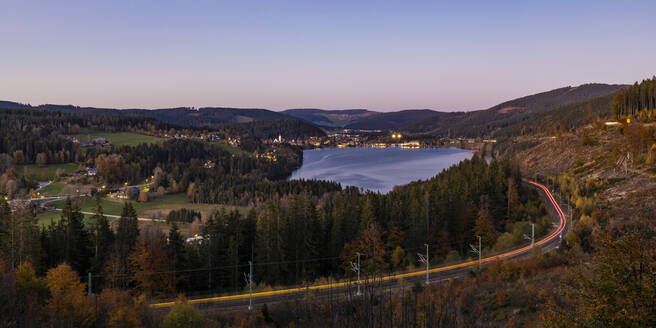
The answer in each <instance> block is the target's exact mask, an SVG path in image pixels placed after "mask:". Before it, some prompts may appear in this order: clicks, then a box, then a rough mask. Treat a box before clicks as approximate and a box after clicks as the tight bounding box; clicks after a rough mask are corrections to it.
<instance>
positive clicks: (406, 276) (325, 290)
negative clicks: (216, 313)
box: [151, 181, 567, 311]
mask: <svg viewBox="0 0 656 328" xmlns="http://www.w3.org/2000/svg"><path fill="white" fill-rule="evenodd" d="M526 183H528V184H530V185H532V186H534V187H535V188H537V189H538V190H539V191H540V192H541V193H542V194H543V196H544V197H545V199H546V200H547V201H548V202H547V205H548V206H549V210H550V211H551V212H552V215H553V216H554V217H555V218H556V219H557V222H556V223H557V224H558V226H557V228H556V229H555V230H554V231H552V232H551V233H550V234H548V235H547V236H545V237H544V238H542V239H541V240H539V241H536V242H535V246H540V247H541V248H542V250H543V251H548V250H552V249H554V248H557V247H558V245H560V241H561V238H562V237H563V235H564V234H565V233H566V232H567V218H566V216H565V214H564V213H563V210H562V209H561V208H560V205H559V204H558V202H557V201H556V199H555V198H554V197H553V195H552V194H551V192H550V191H549V189H548V188H547V187H545V186H544V185H542V184H540V183H537V182H534V181H526ZM531 250H532V247H531V246H530V245H528V246H524V247H521V248H518V249H514V250H511V251H507V252H505V253H500V254H496V255H494V256H488V257H484V258H482V259H481V262H480V264H481V265H486V264H488V263H491V262H493V261H498V260H508V259H519V258H526V257H529V256H531ZM478 265H479V261H477V260H476V261H469V262H464V263H459V264H454V265H448V266H443V267H437V268H433V269H429V274H430V281H442V280H447V279H451V278H455V277H460V276H463V275H465V274H467V272H468V271H469V270H470V269H471V268H473V267H476V266H478ZM425 276H426V270H420V271H413V272H407V273H397V274H392V275H388V276H383V277H378V278H375V280H373V279H363V280H362V282H361V285H363V286H364V285H366V284H369V283H372V282H375V283H378V284H379V286H381V287H384V288H390V286H391V285H393V284H398V282H400V281H403V280H405V281H408V280H413V279H422V278H424V277H425ZM353 286H357V282H352V281H340V282H334V283H330V284H318V285H310V286H303V287H296V288H286V289H279V290H272V291H262V292H253V294H252V298H253V302H254V303H255V304H263V303H269V302H274V303H275V302H279V301H281V300H283V299H286V298H289V297H290V296H293V295H299V294H300V295H302V294H304V293H306V292H308V291H315V292H316V293H317V294H318V295H317V296H319V297H328V296H330V297H332V294H333V293H335V294H337V293H336V290H337V291H339V290H341V291H345V290H347V289H349V288H353ZM328 294H330V295H328ZM249 298H250V294H249V293H243V294H235V295H227V296H217V297H207V298H197V299H191V300H189V303H191V304H205V305H204V306H203V307H212V309H214V310H216V309H221V310H226V311H231V310H243V309H245V308H246V307H247V306H248V304H249ZM173 304H174V302H162V303H154V304H151V306H152V307H155V308H167V307H170V306H172V305H173Z"/></svg>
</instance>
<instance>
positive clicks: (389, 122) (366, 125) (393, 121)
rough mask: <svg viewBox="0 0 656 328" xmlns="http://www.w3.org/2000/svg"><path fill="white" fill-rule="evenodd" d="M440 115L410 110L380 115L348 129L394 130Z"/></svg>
mask: <svg viewBox="0 0 656 328" xmlns="http://www.w3.org/2000/svg"><path fill="white" fill-rule="evenodd" d="M438 114H440V112H436V111H434V110H430V109H409V110H402V111H398V112H391V113H380V114H378V115H373V116H370V117H367V118H363V119H360V120H358V121H356V122H353V123H351V124H348V125H347V126H346V128H348V129H360V130H392V129H396V128H398V127H399V126H402V125H403V124H406V123H409V122H416V121H420V120H424V119H427V118H431V117H434V116H436V115H438Z"/></svg>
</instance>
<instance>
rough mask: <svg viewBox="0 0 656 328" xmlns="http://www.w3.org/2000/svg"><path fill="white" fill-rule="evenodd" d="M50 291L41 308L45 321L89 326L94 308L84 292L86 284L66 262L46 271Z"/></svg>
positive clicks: (63, 325)
mask: <svg viewBox="0 0 656 328" xmlns="http://www.w3.org/2000/svg"><path fill="white" fill-rule="evenodd" d="M46 286H47V287H48V291H49V293H50V298H49V299H48V300H47V302H46V305H45V306H44V308H43V314H44V316H45V318H46V321H47V322H49V323H50V325H52V326H56V327H91V326H93V323H94V318H95V310H94V306H93V303H92V302H91V299H89V298H88V297H87V295H86V294H85V288H86V284H84V283H81V282H80V278H79V277H78V275H77V274H76V273H75V271H74V270H73V269H72V268H71V267H70V266H69V265H68V264H65V263H64V264H60V265H58V266H57V267H56V268H52V269H50V270H48V272H47V273H46Z"/></svg>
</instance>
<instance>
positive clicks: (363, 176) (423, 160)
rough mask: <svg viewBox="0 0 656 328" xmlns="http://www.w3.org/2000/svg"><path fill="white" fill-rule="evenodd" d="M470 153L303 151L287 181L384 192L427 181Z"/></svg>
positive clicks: (436, 150)
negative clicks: (330, 183)
mask: <svg viewBox="0 0 656 328" xmlns="http://www.w3.org/2000/svg"><path fill="white" fill-rule="evenodd" d="M472 155H473V153H472V152H471V151H468V150H463V149H457V148H420V149H404V148H359V147H355V148H321V149H312V150H306V151H304V152H303V165H302V166H301V168H299V169H298V170H296V171H294V173H292V176H291V179H320V180H331V181H336V182H339V183H341V184H342V187H345V186H356V187H359V188H364V189H366V190H372V191H379V192H382V193H387V192H389V191H390V190H392V188H394V186H397V185H404V184H407V183H409V182H412V181H415V180H419V179H422V180H423V179H428V178H432V177H434V176H435V175H436V174H438V173H440V172H441V171H442V170H443V169H445V168H448V167H450V166H451V165H453V164H456V163H459V162H460V161H462V160H464V159H468V158H471V157H472Z"/></svg>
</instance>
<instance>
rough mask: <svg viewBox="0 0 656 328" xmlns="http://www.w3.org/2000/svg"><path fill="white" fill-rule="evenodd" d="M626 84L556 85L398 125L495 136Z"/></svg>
mask: <svg viewBox="0 0 656 328" xmlns="http://www.w3.org/2000/svg"><path fill="white" fill-rule="evenodd" d="M625 87H627V85H622V84H601V83H590V84H583V85H580V86H577V87H571V86H569V87H564V88H558V89H554V90H551V91H546V92H541V93H537V94H534V95H530V96H525V97H521V98H517V99H513V100H510V101H506V102H503V103H501V104H498V105H496V106H493V107H491V108H489V109H485V110H478V111H472V112H458V113H444V114H443V115H436V116H434V117H429V118H427V119H424V120H420V121H415V122H410V123H408V124H405V125H403V126H402V127H400V129H401V130H403V131H406V132H408V133H425V134H432V135H438V136H464V137H484V136H494V134H495V132H497V131H499V130H501V129H506V128H508V127H509V126H510V125H513V124H521V122H522V121H524V120H528V119H530V118H531V117H536V116H540V117H545V116H544V115H543V114H544V113H547V112H549V111H552V110H555V109H558V108H560V107H563V106H565V105H568V104H575V103H581V102H585V101H588V100H592V99H596V98H599V97H604V96H608V95H610V94H613V93H615V92H616V91H617V90H620V89H623V88H625ZM596 104H597V105H600V104H605V102H597V103H596ZM603 106H605V105H603ZM571 108H578V107H576V106H574V107H571ZM604 110H605V109H604ZM581 115H583V114H581Z"/></svg>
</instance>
